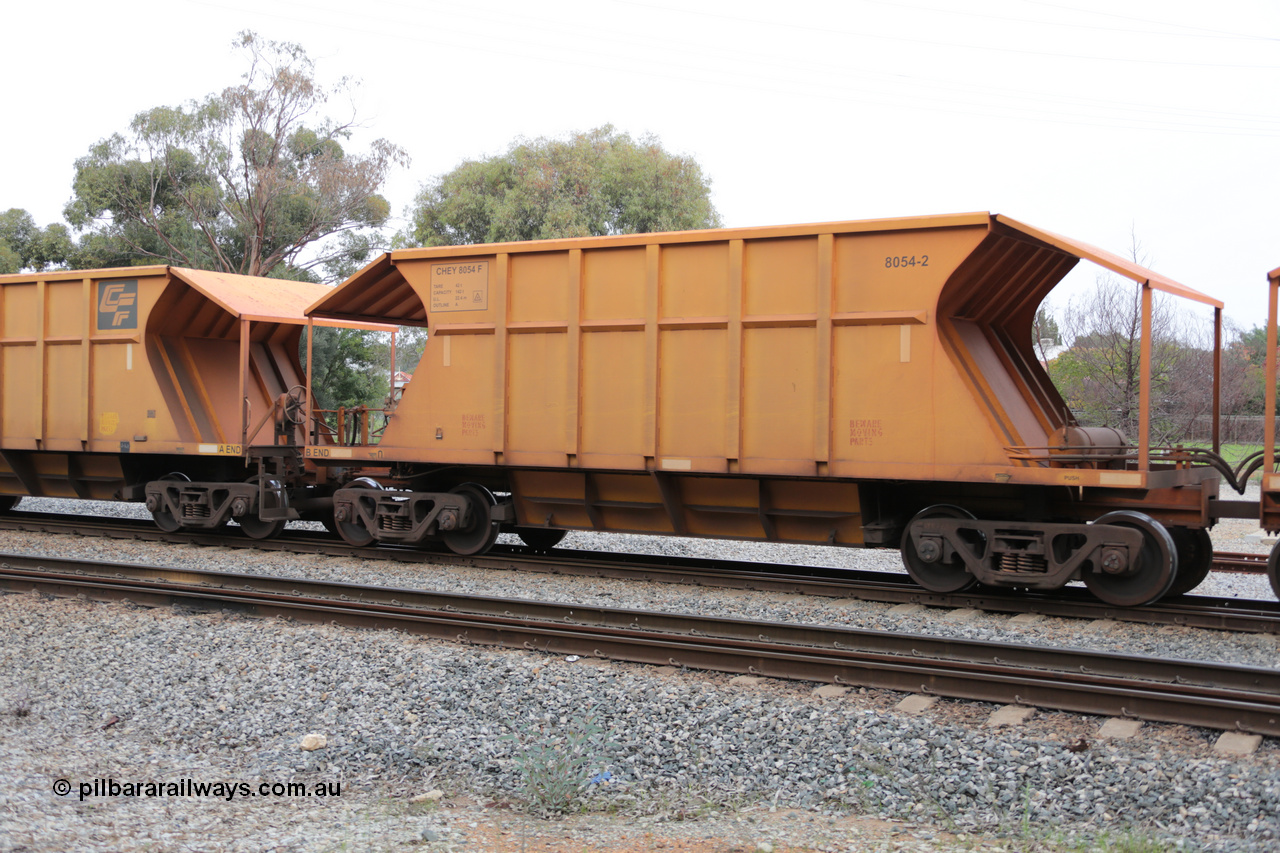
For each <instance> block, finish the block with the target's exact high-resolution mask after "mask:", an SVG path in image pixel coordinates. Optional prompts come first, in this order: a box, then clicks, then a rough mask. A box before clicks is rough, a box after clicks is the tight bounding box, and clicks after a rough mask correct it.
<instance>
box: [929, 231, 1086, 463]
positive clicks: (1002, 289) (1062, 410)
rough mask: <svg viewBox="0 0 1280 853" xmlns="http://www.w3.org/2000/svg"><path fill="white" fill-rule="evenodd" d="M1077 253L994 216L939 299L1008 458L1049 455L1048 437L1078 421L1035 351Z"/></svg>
mask: <svg viewBox="0 0 1280 853" xmlns="http://www.w3.org/2000/svg"><path fill="white" fill-rule="evenodd" d="M1079 260H1080V259H1079V257H1077V256H1075V255H1072V254H1069V253H1068V252H1065V251H1063V250H1062V249H1059V248H1056V247H1054V246H1051V245H1049V244H1048V243H1045V242H1043V241H1041V240H1038V239H1035V238H1033V237H1031V236H1029V235H1027V234H1025V233H1023V232H1021V231H1019V230H1017V229H1015V228H1011V227H1009V226H1007V225H1005V224H1004V223H1002V222H1000V221H998V220H996V219H994V218H993V220H992V223H991V229H990V231H989V232H988V234H987V236H986V237H985V238H984V239H983V241H982V242H981V243H980V244H979V245H978V247H977V248H976V249H975V250H974V251H973V252H972V254H970V255H969V257H968V258H966V259H965V261H964V262H963V263H961V264H960V266H959V267H958V268H957V269H956V271H955V272H954V273H953V274H952V275H951V277H950V278H949V279H948V280H947V283H946V284H945V285H944V286H943V288H942V292H941V294H940V296H939V299H938V313H937V317H938V333H939V337H940V339H941V341H942V345H943V347H944V349H945V351H946V352H947V355H948V356H949V357H950V358H951V360H952V361H953V362H954V363H955V364H956V366H957V368H958V369H959V371H960V374H961V376H962V378H963V381H965V382H966V384H968V386H969V389H970V391H971V392H972V393H973V395H974V397H975V399H977V400H978V402H979V404H980V405H981V407H982V410H983V412H985V413H986V414H987V417H988V419H989V420H990V422H991V425H992V427H993V429H995V430H996V431H997V434H999V435H1001V436H1003V438H1004V442H1005V444H1006V445H1007V446H1008V447H1010V448H1020V449H1021V450H1020V451H1018V452H1015V453H1011V458H1015V459H1016V458H1021V459H1023V460H1024V461H1025V459H1026V457H1027V456H1031V457H1045V458H1046V459H1047V457H1048V454H1049V451H1048V449H1047V448H1048V446H1049V444H1050V443H1051V442H1050V437H1051V436H1052V435H1053V434H1054V433H1059V434H1061V430H1063V428H1064V427H1067V426H1072V425H1074V421H1073V420H1072V418H1071V413H1070V410H1069V409H1068V407H1067V404H1066V401H1065V400H1063V398H1062V395H1061V394H1059V393H1058V389H1057V388H1055V387H1054V385H1053V382H1052V381H1050V379H1049V374H1048V373H1047V372H1046V371H1045V369H1044V366H1043V365H1042V364H1041V363H1040V360H1039V359H1038V358H1037V357H1036V354H1035V351H1034V349H1033V344H1032V340H1031V337H1032V333H1031V329H1032V325H1033V323H1034V320H1035V315H1036V310H1037V309H1038V308H1039V306H1040V303H1041V302H1042V301H1043V300H1044V298H1045V296H1047V295H1048V293H1049V291H1051V290H1053V288H1054V287H1055V286H1056V285H1057V284H1058V283H1059V282H1060V281H1062V279H1063V277H1064V276H1066V274H1067V273H1068V272H1070V271H1071V270H1072V268H1074V267H1075V265H1076V264H1077V263H1078V262H1079Z"/></svg>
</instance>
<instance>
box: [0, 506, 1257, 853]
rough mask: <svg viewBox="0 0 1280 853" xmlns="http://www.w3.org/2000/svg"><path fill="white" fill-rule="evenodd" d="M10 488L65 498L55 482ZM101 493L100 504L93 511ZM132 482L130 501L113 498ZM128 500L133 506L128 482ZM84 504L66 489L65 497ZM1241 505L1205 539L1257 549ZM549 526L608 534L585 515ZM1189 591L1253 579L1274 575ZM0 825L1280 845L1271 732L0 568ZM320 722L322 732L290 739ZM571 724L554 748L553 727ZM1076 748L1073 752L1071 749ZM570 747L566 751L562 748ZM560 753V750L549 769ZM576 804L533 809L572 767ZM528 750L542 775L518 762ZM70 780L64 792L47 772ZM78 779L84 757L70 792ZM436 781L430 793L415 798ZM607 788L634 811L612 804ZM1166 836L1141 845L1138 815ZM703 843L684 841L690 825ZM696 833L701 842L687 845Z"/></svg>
mask: <svg viewBox="0 0 1280 853" xmlns="http://www.w3.org/2000/svg"><path fill="white" fill-rule="evenodd" d="M22 506H23V508H24V509H25V508H30V509H33V510H40V509H54V508H55V507H53V506H51V505H43V502H39V501H28V502H24V504H23V505H22ZM119 509H120V508H119V507H117V506H116V505H112V504H106V505H102V506H100V507H94V508H90V509H89V510H87V512H89V513H92V514H109V513H112V512H114V511H117V510H119ZM126 509H127V508H126ZM134 509H136V508H134ZM82 511H83V510H82ZM1250 533H1251V531H1250V529H1249V525H1247V524H1244V523H1241V522H1232V523H1230V526H1228V523H1227V522H1224V523H1223V524H1221V525H1219V528H1218V529H1217V530H1215V534H1214V540H1215V547H1217V548H1218V549H1221V550H1238V551H1245V550H1265V549H1266V547H1267V546H1266V544H1265V543H1263V542H1261V541H1260V540H1259V539H1258V538H1257V537H1254V538H1249V534H1250ZM565 544H566V545H569V546H572V547H578V548H592V549H599V548H606V547H615V548H616V547H618V545H617V540H616V538H614V537H600V536H593V535H587V534H574V535H572V536H571V538H570V539H569V540H566V543H565ZM622 547H624V548H626V549H630V550H640V549H645V548H650V549H652V548H655V547H656V548H660V549H662V551H663V552H665V553H690V554H698V555H705V556H716V555H719V556H725V555H726V553H727V554H728V555H729V556H732V557H733V558H735V559H768V560H772V561H779V562H783V561H790V562H805V561H807V560H811V559H813V555H814V554H815V553H820V554H821V556H822V559H820V560H818V562H822V563H825V564H829V565H847V566H856V567H858V568H890V567H896V563H897V561H896V556H895V555H893V554H891V553H890V554H883V553H875V552H861V551H837V550H835V549H822V548H818V549H809V548H803V549H802V548H781V547H778V546H763V545H759V546H756V545H742V544H740V543H731V544H729V543H711V542H700V541H696V540H694V541H686V540H670V539H653V538H649V537H627V541H626V542H625V544H624V545H623V546H622ZM0 551H2V552H16V553H45V554H50V555H60V556H74V557H90V558H105V559H115V560H121V561H130V562H132V561H138V562H154V563H160V564H166V565H177V566H192V567H195V566H199V567H202V568H221V569H227V570H235V571H246V572H262V573H270V574H283V575H289V574H292V575H296V576H305V577H316V578H322V579H333V580H349V581H354V582H361V583H371V582H377V583H386V584H390V585H395V586H419V587H429V588H434V589H442V590H449V591H458V592H468V593H477V594H485V595H507V596H512V597H516V596H519V597H526V598H537V599H544V600H554V601H578V602H584V603H591V604H599V605H605V606H621V607H631V608H639V609H651V610H662V609H665V610H672V611H679V612H684V613H695V614H696V613H703V614H708V615H712V614H714V615H718V616H738V617H743V618H760V619H768V620H778V621H783V620H786V621H803V622H824V623H831V624H842V625H851V626H857V627H869V628H882V629H893V630H899V631H910V632H917V633H930V634H936V635H944V636H956V637H975V638H1006V639H1015V638H1016V639H1017V640H1018V641H1021V642H1028V643H1038V644H1043V645H1058V646H1063V645H1069V646H1081V647H1089V648H1101V649H1111V650H1118V651H1126V652H1142V653H1150V654H1156V655H1160V656H1162V657H1184V658H1198V659H1205V660H1222V661H1233V662H1238V663H1246V664H1250V665H1255V666H1275V665H1277V663H1276V662H1277V657H1278V656H1277V644H1276V638H1274V637H1269V636H1267V637H1259V636H1254V635H1244V634H1229V633H1223V632H1212V631H1198V630H1193V629H1185V628H1170V627H1152V626H1141V625H1128V624H1124V623H1111V622H1105V623H1089V622H1084V621H1080V620H1064V619H1045V620H1043V621H1041V622H1038V623H1034V624H1032V625H1025V626H1019V627H1014V626H1012V625H1010V624H1009V619H1008V617H1005V616H999V615H995V614H984V615H982V616H980V617H978V618H977V619H976V620H974V621H971V622H958V621H954V620H953V619H952V618H951V617H949V616H948V615H947V611H945V610H938V609H930V610H928V611H925V612H924V613H921V614H906V615H902V614H898V613H894V612H891V609H890V607H889V606H887V605H881V604H874V603H862V602H850V601H833V600H827V599H819V598H808V597H795V596H783V595H759V594H744V593H741V592H734V591H717V590H708V589H701V588H688V587H681V586H675V585H662V584H644V583H632V582H620V581H608V580H598V579H583V578H565V577H556V576H541V575H529V574H524V573H514V572H494V571H483V570H472V569H458V568H445V567H431V566H403V565H397V564H395V563H391V562H382V561H377V562H370V561H357V560H350V559H346V558H316V557H309V556H295V555H283V554H270V553H254V552H245V551H238V550H233V549H222V548H198V547H192V546H174V545H165V544H157V543H139V542H113V541H107V540H96V539H86V538H79V537H72V536H50V535H37V534H16V533H8V532H0ZM1200 591H1203V592H1212V593H1213V594H1217V595H1242V596H1247V597H1255V596H1266V597H1270V589H1269V586H1268V585H1267V583H1266V581H1265V580H1261V582H1259V579H1258V578H1253V577H1245V576H1232V575H1222V576H1214V577H1213V578H1212V579H1211V581H1210V582H1208V583H1206V585H1205V586H1204V587H1202V588H1201V590H1200ZM0 620H3V624H4V626H5V627H4V628H3V636H4V639H5V642H4V643H3V645H2V646H0V771H2V772H3V774H4V777H5V778H6V779H7V781H8V784H6V785H3V786H0V850H2V851H14V853H16V851H19V850H23V851H52V850H69V849H77V850H81V849H83V850H135V849H136V850H143V849H147V850H155V849H160V850H170V849H173V850H203V849H227V850H264V849H275V850H297V851H304V850H305V851H311V850H316V851H320V850H351V849H404V848H405V847H406V846H408V847H421V848H422V849H459V850H461V849H512V850H515V849H525V848H528V847H533V848H536V849H542V850H546V849H556V850H559V849H564V850H584V849H606V848H609V847H611V845H612V846H613V849H654V848H656V847H668V848H670V849H687V850H694V849H697V850H712V849H716V850H730V849H734V848H735V847H736V848H737V849H741V850H744V851H745V850H755V849H761V850H763V849H765V848H766V847H770V846H772V847H773V848H774V849H777V850H785V849H792V848H794V849H831V850H863V849H909V850H915V849H919V850H927V849H1000V848H1007V849H1018V850H1021V849H1033V848H1040V849H1052V850H1076V849H1087V845H1085V844H1084V842H1083V841H1080V840H1079V839H1082V838H1096V839H1099V841H1098V843H1099V844H1102V843H1104V842H1106V843H1109V844H1111V845H1112V846H1115V845H1116V844H1117V843H1121V844H1123V843H1129V844H1131V847H1130V849H1167V847H1166V845H1167V846H1168V847H1172V846H1174V845H1180V846H1185V847H1187V848H1189V849H1190V848H1196V849H1199V848H1204V849H1210V850H1255V849H1275V847H1277V846H1280V748H1278V747H1277V744H1276V742H1275V741H1273V740H1267V741H1264V743H1263V745H1262V748H1261V749H1260V750H1259V751H1258V752H1257V753H1255V754H1253V755H1251V756H1248V757H1243V758H1225V757H1221V756H1218V755H1216V754H1215V753H1213V751H1212V750H1211V746H1212V743H1213V741H1214V740H1215V739H1216V736H1217V733H1216V732H1211V731H1207V730H1200V729H1188V728H1185V727H1181V726H1162V725H1150V726H1146V727H1144V729H1143V730H1142V732H1141V733H1140V735H1139V737H1138V738H1135V739H1133V740H1124V741H1118V740H1113V741H1108V740H1102V739H1099V738H1098V737H1097V736H1096V730H1097V727H1098V725H1099V723H1100V722H1101V721H1100V720H1098V719H1096V718H1085V717H1081V716H1079V715H1070V714H1059V713H1048V712H1039V713H1037V714H1036V715H1035V716H1034V717H1033V718H1032V719H1031V721H1030V722H1029V723H1028V724H1026V725H1024V726H1022V727H1019V728H1016V729H991V728H988V727H986V726H985V725H984V722H985V720H986V718H987V716H988V715H989V713H990V711H991V710H992V708H991V706H988V705H982V704H979V703H969V702H952V701H944V702H941V703H939V705H937V706H935V707H934V708H933V709H931V710H930V711H928V712H926V713H925V714H923V715H921V716H911V715H907V714H904V713H900V712H897V711H895V710H894V708H893V706H894V705H895V704H896V702H897V701H898V700H899V699H901V698H902V697H901V694H893V693H889V692H886V691H874V690H853V691H850V692H848V693H846V694H844V695H842V696H838V697H834V698H819V697H817V696H815V695H814V694H813V692H812V689H813V685H811V684H805V683H801V682H782V681H772V680H764V681H763V682H762V683H760V684H757V685H742V684H741V683H735V682H733V681H732V680H731V679H730V678H729V677H727V676H722V675H715V674H702V673H694V672H687V671H679V670H671V669H669V668H652V667H642V666H632V665H626V664H615V663H609V662H603V661H592V660H580V661H576V662H569V661H567V660H564V659H561V658H558V657H554V656H547V655H541V654H537V653H532V652H507V651H495V650H489V649H484V648H476V647H469V646H459V645H452V644H443V643H438V642H434V641H425V640H422V639H419V638H414V637H408V636H405V635H401V634H397V633H393V632H371V631H358V630H353V629H344V628H337V627H332V626H322V627H317V626H302V625H295V624H291V623H287V622H281V621H259V620H252V619H244V618H241V617H238V616H233V615H228V614H222V613H216V614H190V613H183V612H177V611H174V610H168V609H166V610H150V609H140V608H132V607H130V606H128V605H115V604H112V605H103V604H90V603H86V602H80V601H48V600H43V599H41V598H39V597H36V596H32V595H9V596H0ZM308 733H319V734H323V735H324V736H325V737H326V738H327V744H326V746H324V747H323V748H320V749H317V750H315V751H304V750H302V749H301V748H300V747H299V743H300V741H301V738H302V737H303V736H304V735H306V734H308ZM557 747H558V749H557ZM1077 749H1078V750H1080V751H1073V750H1077ZM557 762H559V764H558V763H557ZM557 767H561V768H562V770H563V772H561V773H557V772H556V771H557ZM603 772H608V773H609V774H610V777H609V779H608V781H607V782H604V783H602V784H597V785H591V786H589V787H588V788H587V789H586V790H585V792H584V793H583V795H582V799H581V803H580V807H582V808H585V809H586V810H587V811H588V812H589V814H587V815H585V816H584V815H579V816H577V817H574V818H572V819H568V820H566V819H557V820H555V821H542V820H538V819H535V818H532V817H528V816H525V815H523V814H521V813H520V812H521V811H522V810H523V809H524V808H525V807H526V806H527V805H528V804H530V803H534V804H535V805H536V803H538V802H539V801H540V800H541V799H542V798H543V797H546V796H550V791H551V789H552V788H553V786H552V785H551V784H550V783H553V782H555V781H557V780H558V779H560V778H561V777H566V778H569V779H570V780H571V781H581V780H584V779H589V778H591V777H592V776H595V775H596V774H598V773H603ZM531 776H532V777H534V778H533V780H532V782H537V781H538V779H541V780H542V781H543V782H544V783H546V784H543V785H541V786H539V785H537V784H532V783H531V779H530V777H531ZM57 779H67V780H68V781H69V782H71V783H72V784H71V793H69V794H67V795H65V796H58V795H56V794H54V793H52V792H51V785H52V784H53V782H54V781H55V780H57ZM94 779H103V780H106V779H114V780H116V781H117V782H125V781H136V782H140V783H147V782H163V783H165V784H169V783H173V784H180V783H181V780H183V779H190V780H194V781H196V782H201V783H205V782H219V781H225V782H231V783H236V784H239V783H245V784H246V785H248V786H250V788H251V790H252V791H256V790H257V786H258V785H259V784H262V783H263V782H265V783H267V784H273V783H285V782H289V781H302V782H304V783H307V784H308V785H312V786H313V785H315V784H316V783H321V782H323V783H326V784H328V783H339V784H341V785H342V791H341V795H340V796H327V797H309V798H298V797H295V798H276V797H263V796H244V795H241V794H237V795H236V796H234V797H233V798H232V799H231V800H230V801H228V800H227V799H226V797H225V796H224V797H217V796H214V795H213V794H210V795H207V796H191V795H186V796H182V795H173V796H138V797H129V796H115V797H112V796H94V795H92V781H93V780H94ZM82 784H88V785H89V786H90V788H89V793H90V795H89V796H87V797H86V798H85V799H83V801H82V800H81V798H80V791H81V790H82V789H81V787H80V786H81V785H82ZM432 789H439V790H440V791H441V792H442V793H443V799H442V800H440V801H438V802H435V801H424V802H417V803H415V802H412V801H411V799H410V798H411V797H413V796H414V795H421V794H424V793H425V792H427V791H430V790H432ZM610 812H616V813H617V814H618V815H621V817H611V816H609V813H610ZM1142 843H1150V844H1158V845H1160V846H1154V847H1149V848H1143V847H1140V846H1132V845H1135V844H1142ZM691 845H692V846H691ZM698 845H703V846H698Z"/></svg>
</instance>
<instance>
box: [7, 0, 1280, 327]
mask: <svg viewBox="0 0 1280 853" xmlns="http://www.w3.org/2000/svg"><path fill="white" fill-rule="evenodd" d="M242 29H252V30H255V31H257V32H258V33H260V34H262V35H264V36H266V37H269V38H274V39H284V40H290V41H296V42H298V43H300V44H302V45H303V46H304V47H306V49H307V50H308V52H309V53H310V54H311V56H312V57H313V58H315V59H316V60H317V64H318V66H319V74H320V76H321V78H322V79H326V80H330V81H332V80H336V79H337V78H338V77H341V76H344V75H350V76H353V77H356V78H359V79H360V81H361V82H362V85H361V87H360V89H359V90H358V94H357V97H356V103H355V107H356V109H357V110H358V113H359V116H360V117H361V118H362V119H363V121H364V123H365V131H364V132H365V133H366V139H368V138H373V137H376V136H382V137H386V138H387V139H390V140H391V141H393V142H396V143H398V144H400V145H402V146H404V147H405V148H407V149H408V151H409V153H410V154H411V156H412V157H413V163H412V165H411V167H410V168H409V169H407V170H403V171H401V172H400V173H398V174H397V175H396V176H395V177H394V178H393V180H392V182H391V183H390V185H389V186H388V187H387V195H388V197H389V199H390V200H391V203H392V207H393V210H395V211H397V212H402V211H403V210H404V208H405V207H406V206H407V205H408V204H409V203H410V202H411V200H412V198H413V195H414V192H415V191H416V189H417V188H418V186H419V185H420V184H421V183H422V181H424V180H426V179H428V178H430V177H431V176H434V175H437V174H441V173H443V172H447V171H449V170H450V169H452V168H453V167H454V166H455V165H457V164H458V163H459V162H460V161H462V160H463V159H466V158H475V157H479V156H484V155H489V154H495V153H499V152H501V151H503V150H505V149H506V148H507V146H508V144H509V143H510V142H511V141H512V140H513V139H514V138H516V137H520V136H524V137H530V138H532V137H537V136H559V135H564V134H567V133H570V132H572V131H575V130H585V129H589V128H592V127H596V126H599V125H602V124H605V123H612V124H613V125H615V126H616V127H618V128H619V129H622V130H625V131H627V132H629V133H632V134H633V135H637V136H638V135H641V134H644V133H653V134H655V135H657V136H658V137H659V138H660V139H661V140H662V142H663V144H664V145H665V146H666V147H667V149H668V150H671V151H675V152H678V153H684V154H690V155H693V156H694V157H696V158H697V160H698V161H699V162H700V163H701V165H702V167H703V169H704V170H705V171H706V173H707V174H708V175H709V176H710V177H711V178H712V180H713V182H714V183H713V193H714V202H715V204H716V207H717V208H718V209H719V210H720V212H721V214H722V215H723V217H724V221H725V224H726V225H729V226H751V225H772V224H783V223H797V222H814V221H827V220H845V219H868V218H880V217H888V216H910V215H920V214H934V213H955V212H962V211H974V210H989V211H992V212H997V213H1005V214H1008V215H1010V216H1013V217H1014V218H1017V219H1021V220H1023V221H1025V222H1028V223H1030V224H1033V225H1036V226H1039V227H1042V228H1046V229H1049V230H1051V231H1056V232H1058V233H1061V234H1064V235H1066V236H1069V237H1073V238H1075V239H1079V240H1084V241H1086V242H1090V243H1093V244H1094V245H1097V246H1100V247H1102V248H1105V249H1110V250H1112V251H1115V252H1119V253H1125V252H1126V251H1127V249H1128V247H1129V243H1130V233H1131V230H1132V231H1133V232H1134V233H1136V235H1137V238H1138V240H1139V241H1140V242H1141V244H1142V247H1143V250H1144V253H1145V255H1146V257H1147V264H1148V266H1150V267H1152V268H1153V269H1156V270H1158V271H1159V272H1162V273H1164V274H1165V275H1168V276H1170V277H1172V278H1174V279H1175V280H1178V281H1181V282H1183V283H1184V284H1187V285H1190V286H1191V287H1194V288H1197V289H1199V290H1202V291H1205V292H1207V293H1210V294H1212V295H1214V296H1217V297H1219V298H1221V299H1223V300H1224V301H1226V303H1227V315H1228V317H1230V318H1232V319H1234V320H1235V321H1236V322H1237V323H1239V324H1240V325H1242V326H1244V327H1246V328H1247V327H1250V326H1252V325H1255V324H1261V323H1262V322H1264V320H1265V310H1266V303H1265V276H1266V273H1267V271H1268V270H1271V269H1274V268H1275V267H1277V266H1280V227H1278V225H1280V192H1278V190H1280V169H1278V168H1277V164H1276V157H1277V152H1278V151H1280V145H1278V143H1280V3H1276V2H1275V0H1225V2H1218V3H1204V2H1203V0H1197V2H1184V0H1158V2H1157V0H968V1H967V2H953V0H844V2H820V0H792V2H786V3H779V2H776V0H774V2H763V0H540V2H536V3H532V2H528V0H524V1H523V2H515V0H465V2H464V0H439V2H436V0H423V2H410V0H364V2H360V3H352V2H349V0H344V2H337V0H305V2H304V0H296V2H295V1H294V0H210V2H205V0H158V2H151V0H138V1H137V2H128V0H122V2H116V3H92V4H90V3H58V2H53V0H51V2H47V3H28V4H21V5H20V6H17V7H16V8H11V9H9V10H7V11H6V31H7V32H6V38H5V39H4V58H5V65H6V71H7V74H6V77H7V79H8V80H9V84H8V85H7V86H6V93H5V99H4V100H5V104H4V115H5V117H6V121H5V123H4V131H3V133H0V153H2V154H3V155H4V157H3V161H4V163H5V164H6V167H5V169H4V172H3V176H2V177H0V209H7V208H9V207H21V208H26V209H27V210H29V211H31V213H32V214H33V215H34V216H35V218H36V219H37V220H38V221H39V222H40V224H41V225H44V224H47V223H48V222H53V221H60V220H61V209H62V205H63V204H64V203H65V202H66V201H67V200H68V198H69V197H70V194H71V190H70V184H71V178H72V174H73V163H74V161H75V159H76V158H77V157H80V156H82V155H83V154H85V153H86V151H87V150H88V148H89V146H90V145H91V144H93V143H94V142H96V141H97V140H99V139H101V138H103V137H105V136H107V135H109V134H111V133H112V132H115V131H122V130H124V129H126V128H127V126H128V123H129V120H130V118H131V117H132V116H133V115H134V114H135V113H137V112H139V111H141V110H143V109H146V108H149V107H152V106H157V105H161V104H167V105H174V104H179V103H182V102H184V101H186V100H189V99H192V98H199V97H203V96H204V95H206V94H208V93H211V92H214V91H217V90H220V89H221V88H223V87H224V86H227V85H231V84H234V83H235V82H237V80H238V75H239V74H241V73H242V72H243V70H244V68H245V65H244V60H243V56H242V55H241V54H239V53H237V52H234V51H232V50H231V48H230V43H231V41H232V39H233V38H234V36H235V34H236V33H237V32H238V31H240V30H242ZM334 109H335V111H338V110H342V109H344V107H343V105H335V107H334ZM402 224H403V222H402V221H397V225H402ZM1085 266H1086V265H1084V264H1082V265H1081V267H1085ZM1095 272H1096V268H1093V267H1088V268H1087V269H1086V270H1085V271H1084V273H1083V276H1081V275H1080V273H1076V274H1074V275H1075V276H1077V278H1078V279H1083V280H1084V281H1091V280H1092V277H1093V275H1094V273H1095ZM1059 299H1061V297H1059Z"/></svg>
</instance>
